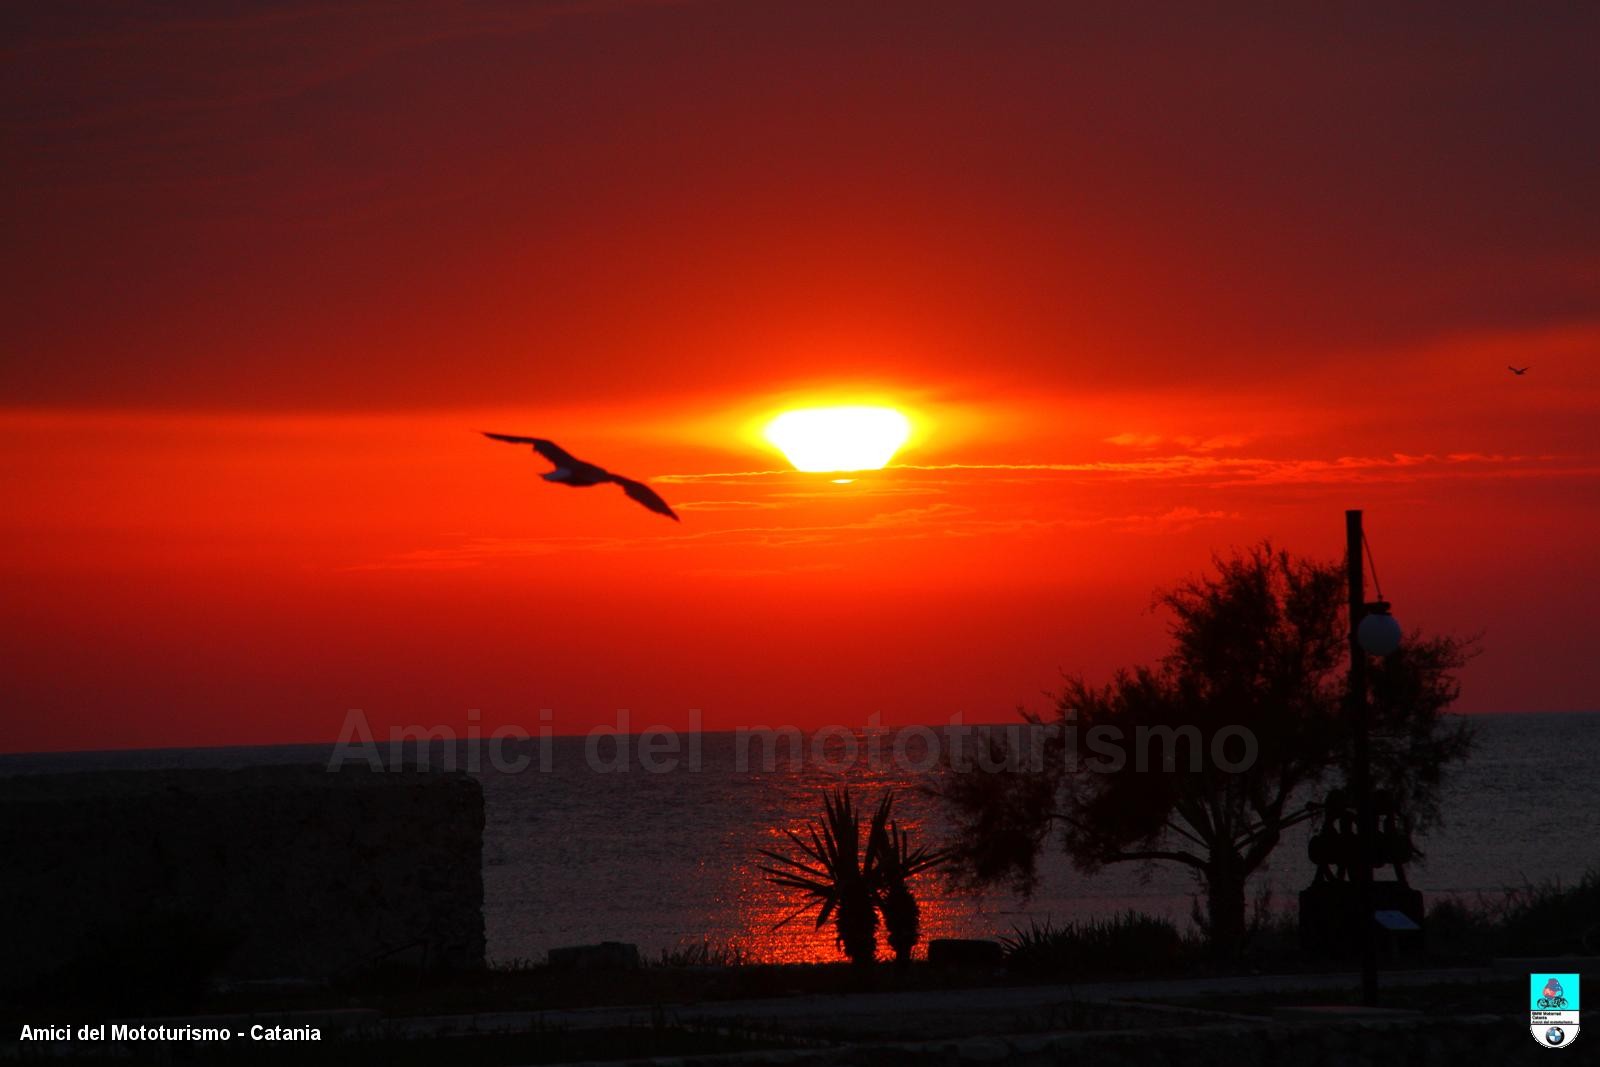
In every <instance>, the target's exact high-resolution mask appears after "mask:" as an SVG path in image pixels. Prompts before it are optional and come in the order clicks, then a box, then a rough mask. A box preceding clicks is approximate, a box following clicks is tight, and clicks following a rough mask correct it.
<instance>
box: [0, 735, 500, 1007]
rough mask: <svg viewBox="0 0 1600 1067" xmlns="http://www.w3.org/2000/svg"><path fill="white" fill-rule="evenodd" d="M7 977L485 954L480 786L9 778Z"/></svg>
mask: <svg viewBox="0 0 1600 1067" xmlns="http://www.w3.org/2000/svg"><path fill="white" fill-rule="evenodd" d="M0 857H3V859H0V863H3V864H4V874H3V877H0V942H3V943H4V945H5V951H4V952H0V988H18V987H21V986H26V985H32V984H36V983H39V982H42V981H45V980H47V979H52V978H53V980H62V979H61V976H63V975H65V976H67V979H66V980H68V981H70V978H71V975H72V974H73V973H74V972H75V971H81V972H85V973H88V972H97V971H104V970H106V969H108V968H109V969H113V970H118V969H121V970H125V972H126V973H128V974H132V975H138V974H141V973H150V974H153V975H159V976H168V977H173V978H176V977H179V976H182V975H183V974H191V975H192V976H193V977H195V978H196V979H197V980H198V979H202V978H204V979H212V978H223V979H228V978H233V979H255V978H282V977H313V978H315V977H333V976H337V975H340V974H344V973H349V972H352V971H359V970H361V969H363V968H366V967H370V966H375V965H381V964H382V963H384V962H404V963H409V964H415V965H420V966H425V967H446V968H475V967H480V966H482V965H483V960H484V933H483V862H482V861H483V791H482V789H481V788H480V786H479V784H478V782H477V781H476V780H475V779H473V778H471V777H469V776H467V775H465V774H460V773H444V772H419V771H416V770H407V771H386V772H375V771H372V770H369V769H368V768H366V767H364V766H356V767H345V768H343V769H341V770H339V771H337V772H329V771H327V770H325V769H324V768H321V767H256V768H249V769H245V770H234V771H221V770H203V771H201V770H186V771H112V772H101V773H87V774H60V775H54V774H52V775H20V776H16V777H11V778H0Z"/></svg>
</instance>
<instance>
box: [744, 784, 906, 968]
mask: <svg viewBox="0 0 1600 1067" xmlns="http://www.w3.org/2000/svg"><path fill="white" fill-rule="evenodd" d="M784 833H785V834H787V835H788V836H789V839H790V840H791V841H793V842H794V843H795V845H796V846H798V847H799V849H800V851H801V853H802V854H804V855H805V857H806V858H805V859H803V860H797V859H794V858H792V857H790V856H785V855H784V854H783V853H781V852H775V851H773V850H772V849H766V848H764V849H761V854H762V855H764V856H766V857H767V858H768V859H771V860H773V861H775V862H776V863H778V864H781V866H778V867H766V866H763V867H762V868H761V869H762V870H763V871H765V872H766V874H767V880H768V881H770V882H772V883H774V884H776V885H780V886H783V887H785V888H788V889H798V890H800V891H801V892H802V893H803V894H805V895H806V897H807V898H809V899H808V900H807V902H806V903H805V904H804V905H802V906H801V908H800V909H799V910H798V911H796V912H795V915H799V914H801V913H802V912H804V911H807V910H809V909H811V908H816V909H817V929H819V930H820V929H822V927H824V926H826V925H827V924H828V920H829V919H830V918H831V919H832V920H833V924H834V931H835V935H836V938H837V941H838V944H839V948H840V949H842V950H843V951H844V954H845V955H846V956H848V957H849V958H850V962H851V963H854V964H857V965H858V966H868V965H870V964H871V963H872V962H873V960H874V959H875V958H876V956H877V952H878V912H877V886H878V874H877V862H878V857H877V853H876V851H875V850H873V849H871V848H868V849H867V850H866V851H865V854H863V852H862V849H861V819H860V817H859V816H858V815H857V814H856V810H855V807H854V806H853V805H852V804H851V801H850V791H849V790H848V789H841V790H839V791H837V792H835V793H832V794H829V795H827V796H824V797H823V812H822V818H821V819H820V820H818V821H817V822H816V823H814V824H812V825H811V826H809V827H807V830H806V835H805V836H803V837H802V836H801V835H800V834H797V833H795V832H794V831H793V830H787V829H786V830H784ZM795 915H791V916H790V917H789V919H793V918H794V917H795ZM789 919H785V920H784V922H788V921H789ZM779 925H782V924H781V923H780V924H779Z"/></svg>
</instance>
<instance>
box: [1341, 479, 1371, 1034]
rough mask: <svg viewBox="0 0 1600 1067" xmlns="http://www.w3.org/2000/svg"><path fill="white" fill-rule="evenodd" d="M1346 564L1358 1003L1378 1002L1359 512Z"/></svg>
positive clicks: (1348, 520) (1351, 523)
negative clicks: (1358, 959) (1354, 799)
mask: <svg viewBox="0 0 1600 1067" xmlns="http://www.w3.org/2000/svg"><path fill="white" fill-rule="evenodd" d="M1344 532H1345V559H1346V569H1347V571H1348V573H1349V577H1350V725H1351V727H1352V729H1353V731H1354V740H1355V743H1354V745H1353V746H1352V751H1351V767H1350V787H1351V789H1352V790H1353V791H1354V793H1355V795H1356V838H1357V842H1358V844H1357V846H1356V870H1355V876H1356V901H1357V907H1358V908H1359V909H1360V914H1359V916H1358V922H1359V925H1360V930H1359V933H1358V934H1357V937H1358V938H1359V940H1360V943H1361V1002H1362V1003H1363V1004H1365V1005H1367V1006H1368V1007H1376V1006H1377V1003H1378V944H1377V939H1376V938H1375V937H1374V936H1373V933H1374V931H1373V923H1374V922H1375V921H1376V920H1375V919H1374V918H1373V908H1372V855H1373V848H1374V846H1375V844H1376V843H1377V838H1378V815H1377V811H1376V809H1375V808H1374V807H1373V804H1372V764H1371V758H1372V757H1371V751H1370V743H1369V738H1368V731H1369V724H1368V721H1367V720H1368V706H1367V650H1366V649H1364V648H1362V647H1361V641H1360V639H1359V637H1358V636H1357V631H1359V630H1360V628H1361V619H1362V616H1364V615H1365V614H1366V613H1367V597H1366V588H1365V570H1364V568H1363V567H1362V545H1363V539H1362V536H1361V512H1360V510H1359V509H1358V510H1353V511H1346V512H1345V513H1344Z"/></svg>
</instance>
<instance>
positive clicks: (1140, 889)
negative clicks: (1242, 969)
mask: <svg viewBox="0 0 1600 1067" xmlns="http://www.w3.org/2000/svg"><path fill="white" fill-rule="evenodd" d="M1470 721H1471V723H1472V724H1473V726H1474V727H1475V728H1476V730H1477V737H1478V741H1477V746H1476V750H1475V751H1474V753H1473V755H1472V756H1471V758H1470V759H1469V760H1467V761H1466V762H1465V763H1463V764H1460V765H1458V766H1457V767H1456V768H1454V770H1453V772H1452V773H1451V775H1450V777H1449V778H1448V780H1447V782H1446V786H1445V791H1444V801H1443V813H1444V818H1443V822H1442V825H1440V826H1439V827H1437V828H1436V829H1435V830H1434V831H1433V832H1432V833H1430V834H1429V835H1428V836H1427V837H1426V838H1423V839H1421V840H1420V841H1419V842H1418V844H1419V845H1420V847H1421V848H1422V850H1423V852H1424V858H1423V859H1422V860H1420V861H1417V862H1415V863H1413V864H1412V865H1411V866H1410V868H1409V876H1410V881H1411V884H1412V885H1413V886H1415V887H1417V888H1419V889H1421V890H1422V891H1423V892H1424V893H1425V894H1427V895H1428V896H1430V897H1432V898H1435V899H1437V898H1439V897H1442V896H1453V897H1460V898H1466V899H1468V900H1477V899H1480V898H1481V899H1496V898H1499V897H1501V896H1502V895H1503V894H1505V893H1506V892H1507V891H1510V890H1515V889H1518V888H1521V887H1525V886H1529V885H1538V884H1545V883H1568V884H1570V883H1572V882H1574V881H1576V880H1578V879H1579V878H1581V877H1582V876H1583V875H1584V873H1585V872H1586V871H1588V870H1590V869H1594V868H1600V795H1597V793H1596V787H1595V782H1596V781H1597V775H1596V771H1597V769H1600V713H1518V714H1503V715H1474V716H1472V717H1471V719H1470ZM896 736H898V735H896ZM640 741H641V738H639V737H628V738H623V739H618V738H616V737H608V738H605V739H589V738H584V737H556V738H551V739H548V740H547V741H545V742H543V744H546V745H548V746H549V747H548V748H547V749H545V750H542V751H541V750H540V749H539V747H538V746H539V745H540V744H541V742H539V741H537V740H533V741H529V742H527V743H526V747H525V748H524V749H522V750H520V751H519V750H518V749H517V748H515V747H513V748H512V749H509V750H503V751H501V752H500V753H499V754H500V756H501V760H500V762H501V764H502V766H496V765H495V763H494V761H492V760H490V759H488V758H487V754H486V753H485V752H484V751H479V752H478V753H477V754H476V755H477V758H476V759H473V758H471V757H472V756H473V755H474V754H473V752H472V751H471V748H470V746H469V744H468V743H465V742H463V743H460V744H456V745H451V746H441V745H433V746H429V751H428V752H427V754H426V755H427V759H428V760H429V762H430V763H431V764H432V765H434V766H444V765H448V763H449V760H451V759H454V760H455V761H456V766H458V767H461V768H462V769H467V768H468V765H469V764H473V763H475V764H476V765H477V766H476V769H475V770H472V771H471V773H474V774H476V776H477V777H478V778H479V779H480V781H481V782H482V785H483V790H484V801H485V808H486V822H487V825H486V829H485V836H484V848H483V868H484V869H483V875H484V896H485V899H484V924H485V930H486V934H487V939H488V952H489V956H490V959H491V961H492V962H496V963H503V964H510V963H514V962H517V961H538V960H541V959H542V958H543V957H544V955H545V953H546V952H547V951H548V950H549V949H550V948H552V947H556V946H561V945H576V944H588V943H593V942H597V941H603V940H609V941H628V942H633V943H635V944H637V945H639V946H640V948H641V950H642V951H643V952H644V953H645V954H646V956H647V957H652V958H653V957H655V956H657V955H659V954H660V953H662V952H667V951H673V950H678V949H683V948H693V947H698V946H701V945H710V946H711V947H712V948H713V949H715V950H717V951H724V950H731V951H734V952H737V953H739V954H741V955H742V956H743V957H744V958H746V959H749V960H760V961H769V962H799V961H817V960H828V959H835V958H837V953H836V950H835V947H834V943H833V938H832V935H831V933H830V932H829V931H828V930H827V929H820V930H819V929H817V928H816V926H815V924H814V922H813V921H812V919H811V917H810V916H809V915H806V914H802V915H798V916H796V915H794V913H795V910H796V907H797V906H798V904H799V903H800V902H799V901H798V900H796V899H794V898H792V897H790V896H788V895H787V894H786V892H785V891H783V890H780V889H777V888H775V887H774V886H773V885H771V884H770V883H769V882H768V881H767V879H766V877H765V875H764V873H763V871H762V869H761V868H762V866H763V865H764V864H767V863H770V861H769V860H767V859H765V858H764V857H763V855H762V853H761V851H760V850H762V849H776V850H779V851H788V852H791V853H792V852H794V847H793V844H792V841H791V839H790V838H789V836H788V834H787V833H786V831H795V832H801V833H803V832H804V831H805V829H806V827H807V826H808V825H809V824H810V823H811V821H812V820H814V819H815V818H816V817H817V816H818V815H819V814H820V812H821V808H822V797H823V795H824V794H825V793H826V792H827V791H829V790H831V789H834V788H836V787H838V786H849V787H850V788H851V790H852V792H853V795H854V797H855V798H856V800H857V802H858V803H859V804H861V805H862V806H863V807H866V806H870V805H874V804H876V803H877V801H878V799H879V798H880V797H881V796H882V795H883V794H884V792H885V791H887V790H891V789H892V790H893V791H894V792H895V797H896V799H895V801H894V804H895V812H896V815H897V817H898V819H899V821H900V824H901V826H902V828H903V829H906V830H907V831H908V833H909V834H910V835H911V836H912V839H913V841H914V842H916V841H921V842H926V843H928V844H930V845H937V844H938V843H939V841H940V840H941V839H942V837H943V836H944V835H945V834H946V833H947V831H948V823H947V821H946V817H945V815H944V813H943V811H942V809H941V808H940V806H939V803H938V801H937V800H936V799H935V798H933V797H932V796H930V795H929V794H928V793H927V792H926V788H925V787H927V786H929V785H932V784H933V783H934V782H935V781H936V779H937V776H938V774H939V773H940V772H939V771H938V770H937V769H934V768H931V767H929V763H930V762H931V761H930V760H929V759H928V758H927V757H928V755H929V746H930V745H937V744H939V743H941V742H940V740H939V735H937V734H933V733H931V732H929V731H925V730H924V731H920V732H917V733H915V734H914V736H912V737H911V738H910V739H909V740H906V741H904V742H903V744H902V747H901V749H900V752H901V758H899V759H896V758H894V753H895V751H896V750H895V749H894V747H893V746H894V737H890V738H889V739H888V740H886V741H885V740H879V741H878V742H877V744H878V745H880V746H881V747H879V748H878V749H871V748H869V744H868V740H867V739H866V738H863V737H859V736H857V737H854V738H853V739H852V738H848V737H839V736H834V737H830V738H826V739H818V738H807V739H805V740H804V741H803V745H802V748H803V753H802V756H803V758H800V759H790V758H789V755H790V753H789V750H788V748H787V747H786V746H784V745H782V744H780V745H778V746H776V747H775V748H774V752H773V754H774V756H775V757H776V758H775V759H773V760H771V761H768V760H767V759H765V758H764V757H765V749H764V747H763V746H762V744H760V743H757V744H755V745H750V744H749V743H748V739H746V740H745V742H740V740H739V738H738V737H737V736H736V735H734V734H731V733H706V734H699V735H690V736H688V737H685V738H679V739H678V741H677V742H676V743H677V745H678V751H677V753H676V754H675V755H672V754H668V755H663V751H664V749H665V747H666V745H665V743H664V742H662V741H661V740H660V739H659V738H657V739H652V740H647V742H646V743H647V744H650V745H653V746H654V747H653V750H652V753H651V755H650V756H649V758H648V759H647V758H646V756H645V755H644V754H643V753H642V752H641V751H640V750H639V747H638V746H639V743H640ZM619 744H621V745H625V746H626V748H625V749H623V750H620V751H619V748H618V746H619ZM741 751H743V752H744V753H745V755H746V756H747V757H748V758H747V759H744V760H741ZM336 754H337V755H338V756H339V757H340V758H341V759H349V758H350V757H351V755H352V753H351V751H350V750H348V749H346V750H344V751H343V752H339V753H336V751H335V746H332V745H275V746H264V747H242V748H190V749H149V750H122V751H103V752H76V753H49V754H24V755H6V756H0V775H7V774H51V773H61V772H71V771H87V770H101V769H119V770H138V769H146V770H153V769H172V768H184V767H194V768H238V767H247V766H255V765H266V764H296V763H308V764H318V765H322V766H327V765H328V764H329V762H330V759H331V758H333V757H334V756H335V755H336ZM852 754H853V755H854V756H855V760H854V762H852V761H851V759H850V757H851V755H852ZM397 755H399V756H400V758H401V759H403V760H405V761H407V762H414V761H416V760H417V758H418V752H417V751H416V749H415V748H414V747H413V748H412V749H411V750H410V751H409V752H407V753H399V754H397ZM518 756H521V757H523V759H522V760H521V761H520V762H522V763H526V764H527V766H517V765H516V764H517V762H518V761H517V757H518ZM875 756H876V757H877V758H875ZM624 757H625V758H624ZM508 761H509V762H510V765H506V764H507V763H508ZM674 762H675V763H676V766H675V767H671V766H670V765H671V764H673V763H674ZM617 768H624V769H617ZM669 768H670V769H669ZM1310 832H1311V828H1310V827H1309V826H1307V825H1305V824H1302V825H1301V826H1299V827H1296V828H1294V829H1293V830H1291V831H1290V832H1289V833H1288V834H1287V835H1286V836H1285V839H1284V841H1283V842H1282V844H1280V845H1279V847H1278V848H1277V850H1276V851H1275V852H1274V854H1273V856H1272V859H1271V861H1270V866H1269V867H1268V868H1267V869H1266V870H1265V871H1263V872H1262V873H1261V874H1260V875H1259V876H1258V877H1257V879H1256V880H1255V883H1254V884H1253V886H1252V895H1253V897H1254V898H1255V901H1256V902H1257V904H1258V906H1260V907H1263V908H1267V909H1270V910H1274V911H1280V912H1281V911H1290V910H1292V909H1293V908H1294V906H1295V902H1296V894H1297V893H1298V892H1299V890H1301V889H1303V888H1304V887H1305V886H1306V885H1307V884H1308V883H1309V882H1310V881H1311V878H1312V874H1313V867H1312V865H1311V863H1310V862H1309V861H1308V860H1307V858H1306V842H1307V838H1308V835H1309V833H1310ZM1039 873H1040V878H1039V881H1038V884H1037V886H1036V888H1035V889H1034V891H1033V893H1032V894H1031V895H1030V896H1029V897H1027V898H1021V897H1019V896H1017V895H1016V894H1014V893H1013V892H1010V891H1009V890H1006V889H994V890H990V891H985V892H983V893H973V892H971V891H970V890H965V889H961V888H958V887H953V886H949V885H946V884H945V883H944V881H943V880H942V879H941V877H940V876H939V875H938V874H928V875H924V876H922V877H921V881H920V886H919V896H920V898H921V900H922V909H923V928H924V935H925V936H926V937H994V936H1005V935H1008V934H1010V933H1011V932H1012V931H1013V930H1015V929H1017V928H1021V927H1027V926H1028V925H1029V924H1030V923H1034V922H1046V921H1049V922H1054V923H1056V924H1060V923H1063V922H1067V921H1072V920H1081V919H1087V918H1094V917H1105V916H1109V915H1111V914H1114V913H1118V912H1122V911H1125V910H1127V909H1134V910H1137V911H1141V912H1145V913H1149V914H1154V915H1161V916H1166V917H1168V918H1170V919H1172V920H1173V921H1174V922H1176V923H1178V924H1179V925H1180V926H1181V927H1182V926H1188V925H1189V924H1190V923H1191V922H1192V915H1193V910H1194V906H1195V903H1196V894H1197V892H1198V888H1199V887H1198V886H1197V885H1196V883H1195V881H1194V879H1193V877H1192V876H1191V874H1190V873H1189V872H1188V871H1187V870H1186V869H1183V868H1177V867H1174V866H1171V865H1164V864H1149V865H1142V866H1140V865H1128V864H1123V865H1113V866H1110V867H1106V868H1103V869H1101V870H1100V871H1098V872H1097V873H1095V874H1093V875H1088V874H1084V873H1082V872H1080V871H1078V870H1076V869H1075V868H1074V867H1073V865H1072V863H1071V862H1070V860H1069V858H1068V857H1067V856H1066V855H1065V854H1064V853H1063V852H1062V850H1061V849H1060V848H1059V846H1058V845H1056V844H1055V843H1054V842H1052V843H1051V844H1050V845H1048V846H1047V847H1046V850H1045V852H1044V854H1043V857H1042V859H1041V863H1040V872H1039Z"/></svg>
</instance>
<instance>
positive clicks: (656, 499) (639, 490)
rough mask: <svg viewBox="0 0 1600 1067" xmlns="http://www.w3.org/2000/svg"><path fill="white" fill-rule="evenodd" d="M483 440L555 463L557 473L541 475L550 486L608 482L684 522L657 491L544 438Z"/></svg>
mask: <svg viewBox="0 0 1600 1067" xmlns="http://www.w3.org/2000/svg"><path fill="white" fill-rule="evenodd" d="M482 433H483V436H485V437H488V438H490V439H491V440H495V441H504V442H506V443H507V444H511V445H532V446H533V450H534V451H535V452H537V453H539V455H541V456H543V457H544V458H545V459H547V460H549V461H550V462H551V463H554V464H555V465H556V469H555V470H553V471H546V472H545V473H544V474H542V475H540V477H541V478H543V479H544V480H545V481H547V482H559V483H560V484H562V485H567V486H590V485H600V484H602V483H605V482H615V483H616V484H618V485H620V486H622V491H623V492H624V493H627V494H628V496H629V497H630V498H631V499H633V500H637V501H638V502H639V503H641V504H643V505H644V506H645V507H647V508H649V509H650V510H651V511H653V512H655V513H656V514H657V515H665V516H666V517H667V518H669V519H671V520H672V521H673V522H678V521H680V520H679V519H678V516H677V514H676V513H674V512H673V510H672V509H671V508H669V507H668V506H667V502H666V501H665V500H662V499H661V497H660V496H659V495H658V494H657V493H656V491H655V490H654V489H652V488H650V487H649V486H648V485H645V484H644V483H643V482H636V481H634V480H633V479H632V478H624V477H623V476H622V475H620V474H612V473H611V472H610V471H608V470H606V469H605V468H604V467H596V466H595V465H594V464H593V463H585V462H584V461H583V460H581V459H579V458H578V457H577V456H574V455H573V454H572V453H570V452H568V451H567V450H566V449H564V448H562V447H561V446H560V445H558V444H556V443H555V442H554V441H546V440H545V439H544V438H542V437H513V436H511V435H510V434H504V433H490V432H489V431H487V430H484V431H482Z"/></svg>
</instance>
